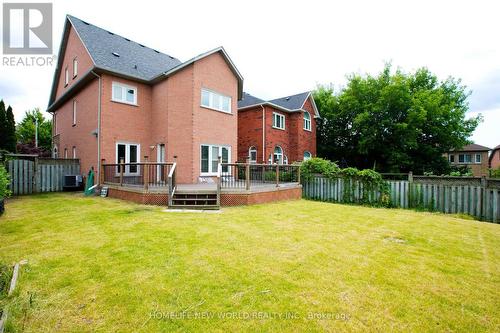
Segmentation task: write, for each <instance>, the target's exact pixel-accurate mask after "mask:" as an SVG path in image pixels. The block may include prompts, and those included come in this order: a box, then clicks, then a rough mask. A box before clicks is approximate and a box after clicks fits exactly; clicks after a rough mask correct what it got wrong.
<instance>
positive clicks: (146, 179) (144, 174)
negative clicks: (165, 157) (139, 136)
mask: <svg viewBox="0 0 500 333" xmlns="http://www.w3.org/2000/svg"><path fill="white" fill-rule="evenodd" d="M143 166H144V167H143V168H142V180H143V183H144V191H147V190H148V185H149V164H148V156H144V164H143ZM139 167H140V165H139Z"/></svg>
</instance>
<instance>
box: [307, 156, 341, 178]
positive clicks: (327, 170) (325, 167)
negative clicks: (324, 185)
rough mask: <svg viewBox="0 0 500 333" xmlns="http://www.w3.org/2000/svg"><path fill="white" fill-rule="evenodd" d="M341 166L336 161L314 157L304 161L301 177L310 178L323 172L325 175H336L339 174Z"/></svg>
mask: <svg viewBox="0 0 500 333" xmlns="http://www.w3.org/2000/svg"><path fill="white" fill-rule="evenodd" d="M339 172H340V168H339V167H338V165H337V164H335V163H334V162H331V161H328V160H324V159H322V158H319V157H313V158H310V159H308V160H307V161H304V162H303V163H302V165H301V166H300V177H301V178H302V179H304V180H309V179H311V178H312V176H313V175H315V174H322V175H323V176H325V177H335V176H337V175H338V174H339Z"/></svg>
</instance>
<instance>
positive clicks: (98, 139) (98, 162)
mask: <svg viewBox="0 0 500 333" xmlns="http://www.w3.org/2000/svg"><path fill="white" fill-rule="evenodd" d="M91 73H92V74H94V75H95V76H96V77H97V78H98V79H99V93H98V95H97V174H98V175H99V178H98V179H99V181H100V180H101V94H102V83H101V76H100V75H98V74H96V73H95V72H94V71H92V72H91ZM99 181H97V184H99Z"/></svg>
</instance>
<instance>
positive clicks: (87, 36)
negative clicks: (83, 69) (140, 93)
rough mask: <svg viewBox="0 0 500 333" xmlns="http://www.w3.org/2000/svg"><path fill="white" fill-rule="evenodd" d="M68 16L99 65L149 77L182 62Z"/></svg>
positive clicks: (128, 73)
mask: <svg viewBox="0 0 500 333" xmlns="http://www.w3.org/2000/svg"><path fill="white" fill-rule="evenodd" d="M68 19H69V20H70V21H71V23H72V25H73V27H74V28H75V30H76V31H77V33H78V35H79V36H80V38H81V40H82V42H83V44H85V47H86V48H87V50H88V52H89V53H90V56H91V58H92V59H93V60H94V62H95V65H96V66H97V67H99V68H102V69H105V70H109V71H112V72H117V73H121V74H124V75H127V76H130V77H135V78H138V79H140V80H146V81H148V80H151V79H153V78H154V77H156V76H158V75H160V74H161V73H163V72H166V71H168V70H170V69H172V68H174V67H176V66H178V65H179V64H181V61H180V60H179V59H176V58H174V57H172V56H169V55H167V54H164V53H161V52H159V51H156V50H154V49H151V48H149V47H146V46H144V45H142V44H139V43H136V42H133V41H131V40H129V39H127V38H125V37H122V36H119V35H117V34H114V33H112V32H109V31H107V30H104V29H102V28H99V27H97V26H95V25H92V24H89V23H87V22H85V21H83V20H80V19H78V18H76V17H74V16H71V15H68ZM114 54H116V55H118V56H116V55H114Z"/></svg>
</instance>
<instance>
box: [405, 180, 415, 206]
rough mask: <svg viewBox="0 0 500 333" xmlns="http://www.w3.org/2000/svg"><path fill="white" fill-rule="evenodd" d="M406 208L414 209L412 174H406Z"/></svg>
mask: <svg viewBox="0 0 500 333" xmlns="http://www.w3.org/2000/svg"><path fill="white" fill-rule="evenodd" d="M407 199H408V208H413V207H416V203H415V198H414V196H413V172H412V171H410V172H408V198H407Z"/></svg>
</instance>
